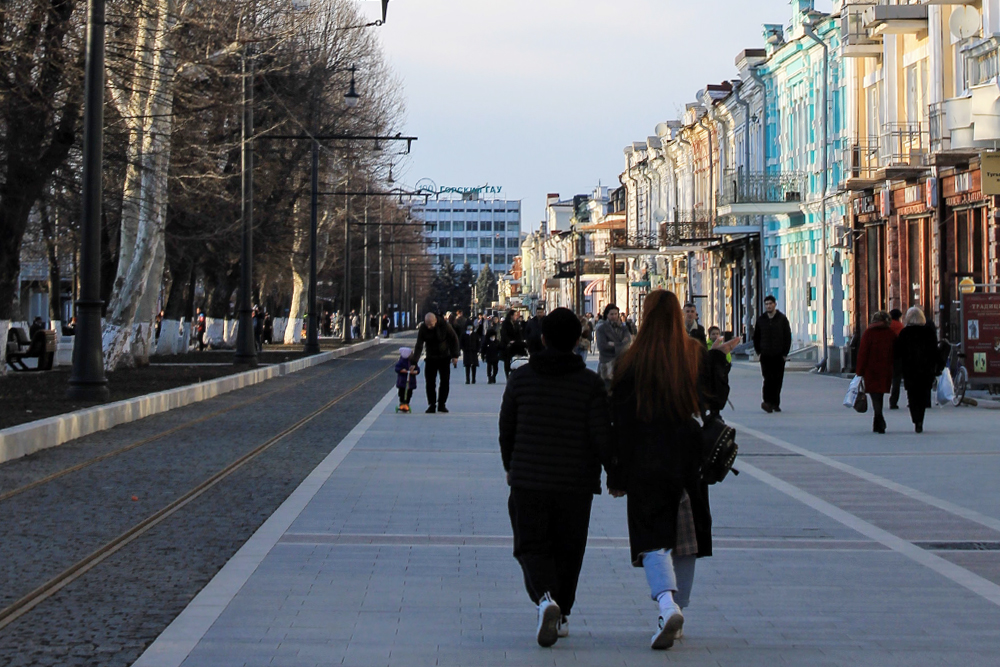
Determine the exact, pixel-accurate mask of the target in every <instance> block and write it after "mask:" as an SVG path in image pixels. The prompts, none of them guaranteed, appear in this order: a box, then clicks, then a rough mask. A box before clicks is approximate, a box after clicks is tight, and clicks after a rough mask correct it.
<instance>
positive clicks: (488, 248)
mask: <svg viewBox="0 0 1000 667" xmlns="http://www.w3.org/2000/svg"><path fill="white" fill-rule="evenodd" d="M446 196H447V195H438V198H437V199H430V200H428V201H427V203H426V204H420V205H419V206H416V207H414V209H413V214H414V216H415V217H417V218H419V219H420V220H423V222H424V231H425V234H426V236H427V238H428V239H429V240H430V241H431V247H430V248H429V252H430V253H431V254H432V255H435V256H437V258H438V260H439V261H440V262H446V261H450V262H452V263H453V264H455V265H456V266H458V267H461V266H462V265H463V264H466V263H468V264H469V265H470V266H471V267H472V269H473V271H477V272H478V271H479V270H480V269H481V268H482V267H483V266H485V265H487V264H488V265H489V266H490V268H491V269H493V270H494V271H499V272H507V271H509V270H510V268H511V265H512V264H513V263H514V258H515V257H516V256H517V255H518V252H519V249H520V247H521V201H520V200H513V199H472V198H471V197H470V196H469V195H465V196H464V197H463V198H461V199H458V198H456V199H445V198H444V197H446Z"/></svg>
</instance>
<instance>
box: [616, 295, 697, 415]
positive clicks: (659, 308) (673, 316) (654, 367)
mask: <svg viewBox="0 0 1000 667" xmlns="http://www.w3.org/2000/svg"><path fill="white" fill-rule="evenodd" d="M702 347H703V346H702V343H700V342H699V341H697V340H695V339H694V338H691V337H690V336H689V335H688V333H687V330H686V329H685V328H684V315H683V311H682V310H681V304H680V302H679V301H678V300H677V296H676V295H675V294H674V293H673V292H670V291H668V290H662V289H660V290H653V291H652V292H650V293H649V294H648V295H646V300H645V302H644V303H643V318H642V327H640V329H639V333H638V334H636V337H635V340H634V341H633V342H632V345H631V347H629V349H628V350H626V352H625V354H623V355H622V357H621V358H620V359H619V360H618V361H616V362H615V371H614V377H615V383H616V384H617V382H618V381H619V380H621V379H622V378H624V377H626V376H629V375H631V376H632V378H633V380H634V386H635V399H636V407H637V416H638V417H639V418H640V419H642V420H644V421H653V420H654V419H655V418H656V417H657V416H660V415H662V416H669V417H672V418H673V419H677V420H680V419H686V418H688V417H690V416H692V415H694V414H696V413H697V412H698V366H699V364H700V362H701V357H702V355H703V354H704V350H703V349H702Z"/></svg>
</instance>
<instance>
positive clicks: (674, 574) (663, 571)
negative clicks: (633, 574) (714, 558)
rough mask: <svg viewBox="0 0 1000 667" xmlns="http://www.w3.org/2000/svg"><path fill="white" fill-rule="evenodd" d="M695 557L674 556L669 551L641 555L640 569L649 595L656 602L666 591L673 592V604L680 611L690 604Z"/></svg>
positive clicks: (649, 552)
mask: <svg viewBox="0 0 1000 667" xmlns="http://www.w3.org/2000/svg"><path fill="white" fill-rule="evenodd" d="M697 560H698V557H697V556H674V555H673V554H672V553H671V550H670V549H660V550H659V551H647V552H646V553H644V554H642V569H643V570H644V571H645V572H646V582H647V583H649V595H650V597H652V598H653V599H654V600H656V599H657V598H658V597H659V596H660V595H661V594H662V593H664V592H666V591H673V592H674V602H676V603H677V606H678V607H680V608H681V609H684V608H685V607H687V606H688V605H689V604H691V587H692V586H693V585H694V564H695V562H696V561H697Z"/></svg>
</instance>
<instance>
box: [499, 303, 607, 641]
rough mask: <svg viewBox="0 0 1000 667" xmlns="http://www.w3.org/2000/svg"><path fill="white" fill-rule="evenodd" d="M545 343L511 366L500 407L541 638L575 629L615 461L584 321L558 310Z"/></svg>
mask: <svg viewBox="0 0 1000 667" xmlns="http://www.w3.org/2000/svg"><path fill="white" fill-rule="evenodd" d="M542 327H543V328H542V341H543V344H544V345H545V348H544V349H543V350H541V351H539V352H537V353H536V354H533V355H531V358H530V360H529V361H528V364H527V365H526V366H524V367H522V368H518V369H517V370H515V371H514V372H513V373H511V375H510V378H509V380H508V382H507V389H506V391H505V392H504V395H503V402H502V405H501V407H500V454H501V457H502V459H503V467H504V470H506V471H507V483H508V484H509V485H510V487H511V488H510V498H509V500H508V502H507V508H508V511H509V512H510V522H511V527H512V528H513V531H514V557H515V558H516V559H517V561H518V562H519V563H520V564H521V569H522V570H523V571H524V583H525V587H526V588H527V590H528V595H529V596H530V597H531V600H532V602H534V603H535V604H537V605H538V629H537V636H536V639H537V640H538V643H539V644H540V645H542V646H551V645H552V644H554V643H555V642H556V639H557V638H558V637H565V636H567V634H568V632H569V627H568V625H567V617H568V616H569V613H570V610H571V609H572V608H573V602H574V601H575V598H576V586H577V581H578V579H579V576H580V567H581V566H582V565H583V555H584V550H585V549H586V546H587V532H588V529H589V525H590V508H591V504H592V502H593V499H594V494H596V493H600V492H601V465H602V464H604V465H605V467H608V465H609V463H610V461H609V458H610V454H609V452H610V449H609V446H610V445H609V436H610V430H611V420H610V412H609V408H608V400H607V393H606V392H605V390H604V382H603V381H602V380H601V378H600V377H598V375H597V374H596V373H594V372H593V371H590V370H588V369H587V367H586V364H584V362H583V360H582V359H581V358H580V357H579V356H577V355H576V354H573V347H574V346H575V345H576V342H577V340H579V338H580V321H579V319H577V317H576V316H575V315H574V314H573V313H572V311H570V310H568V309H566V308H557V309H555V310H554V311H552V313H550V314H549V315H548V316H546V317H545V319H544V321H543V322H542Z"/></svg>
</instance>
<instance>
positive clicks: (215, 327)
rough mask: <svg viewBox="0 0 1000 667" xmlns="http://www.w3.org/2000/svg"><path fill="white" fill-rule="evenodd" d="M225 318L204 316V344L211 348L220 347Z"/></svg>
mask: <svg viewBox="0 0 1000 667" xmlns="http://www.w3.org/2000/svg"><path fill="white" fill-rule="evenodd" d="M225 326H226V323H225V320H222V319H219V318H215V317H206V318H205V345H207V346H208V347H211V348H219V347H222V346H223V344H224V343H225V340H224V337H225Z"/></svg>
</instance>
